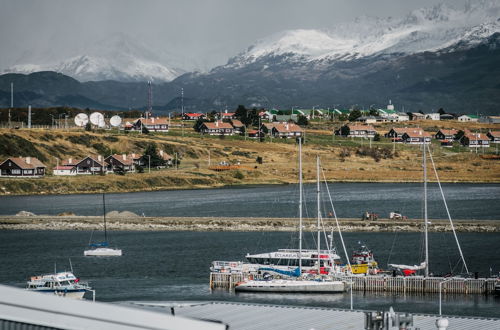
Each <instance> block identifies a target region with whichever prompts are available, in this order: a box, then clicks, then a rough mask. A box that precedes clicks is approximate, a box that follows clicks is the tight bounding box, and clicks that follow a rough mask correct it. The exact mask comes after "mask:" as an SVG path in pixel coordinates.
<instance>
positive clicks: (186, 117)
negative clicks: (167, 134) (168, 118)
mask: <svg viewBox="0 0 500 330" xmlns="http://www.w3.org/2000/svg"><path fill="white" fill-rule="evenodd" d="M206 118H207V117H206V116H205V114H203V113H197V112H188V113H185V114H184V115H183V116H182V120H198V119H206Z"/></svg>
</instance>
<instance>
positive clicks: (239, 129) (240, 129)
mask: <svg viewBox="0 0 500 330" xmlns="http://www.w3.org/2000/svg"><path fill="white" fill-rule="evenodd" d="M231 125H233V128H234V133H235V134H244V133H245V124H243V123H242V122H241V121H239V120H238V119H232V120H231Z"/></svg>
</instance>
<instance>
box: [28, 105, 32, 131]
mask: <svg viewBox="0 0 500 330" xmlns="http://www.w3.org/2000/svg"><path fill="white" fill-rule="evenodd" d="M28 129H31V105H28Z"/></svg>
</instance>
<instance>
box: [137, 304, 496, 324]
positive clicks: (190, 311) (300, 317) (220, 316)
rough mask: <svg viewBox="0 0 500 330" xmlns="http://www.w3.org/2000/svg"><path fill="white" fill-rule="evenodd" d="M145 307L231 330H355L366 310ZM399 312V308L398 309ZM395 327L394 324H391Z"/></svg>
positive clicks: (428, 320) (430, 320) (426, 320)
mask: <svg viewBox="0 0 500 330" xmlns="http://www.w3.org/2000/svg"><path fill="white" fill-rule="evenodd" d="M133 304H135V305H139V306H143V307H145V308H153V309H155V310H157V309H168V311H169V312H170V308H171V307H174V311H175V315H181V316H185V317H189V318H198V319H211V320H218V321H221V322H223V323H224V324H227V325H229V329H230V330H262V329H273V330H280V329H283V330H285V329H286V330H288V329H296V330H301V329H304V330H310V329H315V330H322V329H325V330H326V329H335V330H352V329H356V330H359V329H364V319H365V316H364V311H359V310H354V311H350V310H341V309H329V308H314V307H298V306H280V305H261V304H246V303H237V302H197V303H196V302H193V303H174V302H165V303H141V302H135V303H133ZM396 312H397V311H396ZM437 319H438V316H437V315H418V314H414V315H413V327H412V329H415V328H420V329H421V330H426V329H434V330H435V329H436V325H435V323H436V320H437ZM447 319H448V320H449V327H448V329H449V330H452V329H453V330H459V329H464V330H465V329H500V319H484V318H467V317H447ZM391 329H392V328H391Z"/></svg>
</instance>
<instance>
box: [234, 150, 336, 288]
mask: <svg viewBox="0 0 500 330" xmlns="http://www.w3.org/2000/svg"><path fill="white" fill-rule="evenodd" d="M317 167H318V241H317V243H318V249H317V264H316V269H317V274H320V273H321V261H322V260H321V257H320V256H321V249H320V230H319V228H320V209H319V158H318V163H317ZM302 197H303V190H302V141H301V140H299V249H298V252H297V254H298V272H297V273H298V274H299V275H300V276H299V277H298V278H289V279H274V278H272V279H267V280H266V279H265V280H254V279H252V280H247V281H243V282H240V283H237V284H236V286H235V291H237V292H238V291H239V292H281V293H337V292H344V291H345V283H344V282H343V281H338V280H335V279H333V278H332V277H330V276H319V277H308V278H307V277H304V276H303V275H302V266H303V265H302V227H303V225H302V205H303V202H302Z"/></svg>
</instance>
